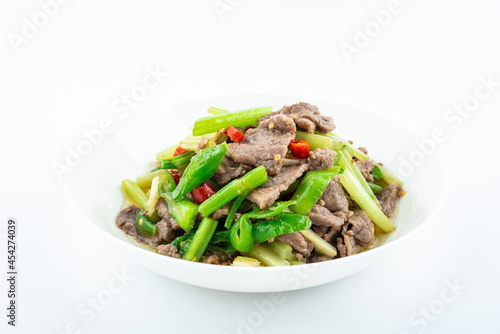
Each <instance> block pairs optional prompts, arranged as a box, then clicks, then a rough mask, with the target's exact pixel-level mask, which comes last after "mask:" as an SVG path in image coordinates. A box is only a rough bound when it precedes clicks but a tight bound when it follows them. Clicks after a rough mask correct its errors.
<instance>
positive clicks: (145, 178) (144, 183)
mask: <svg viewBox="0 0 500 334" xmlns="http://www.w3.org/2000/svg"><path fill="white" fill-rule="evenodd" d="M164 172H165V170H161V169H160V170H155V171H153V172H150V173H147V174H144V175H141V176H138V177H137V178H136V179H135V182H136V183H137V185H138V186H139V187H141V188H143V189H144V188H149V187H151V182H153V179H154V178H155V177H156V176H158V175H161V174H163V173H164Z"/></svg>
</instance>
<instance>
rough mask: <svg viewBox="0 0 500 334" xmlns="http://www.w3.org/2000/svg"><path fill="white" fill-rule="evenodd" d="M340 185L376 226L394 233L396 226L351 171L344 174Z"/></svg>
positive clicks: (341, 176) (345, 171)
mask: <svg viewBox="0 0 500 334" xmlns="http://www.w3.org/2000/svg"><path fill="white" fill-rule="evenodd" d="M340 183H342V185H343V186H344V188H345V189H346V190H347V192H348V193H349V195H351V198H352V199H353V200H354V201H355V202H356V203H358V205H359V206H360V207H361V208H362V209H363V210H365V212H366V214H367V215H368V217H370V219H371V220H372V221H373V222H374V223H375V225H377V226H378V227H380V228H381V229H382V230H383V231H384V232H386V233H390V232H392V231H394V225H392V223H391V221H390V220H389V218H387V217H386V216H385V215H384V213H383V212H382V210H380V208H379V207H378V206H377V205H376V204H375V202H373V200H372V199H371V198H370V196H368V194H367V193H366V191H365V190H364V189H363V187H361V185H360V184H359V182H358V180H357V179H356V177H355V176H354V175H353V174H352V173H351V171H350V170H348V169H346V170H344V173H343V174H341V175H340Z"/></svg>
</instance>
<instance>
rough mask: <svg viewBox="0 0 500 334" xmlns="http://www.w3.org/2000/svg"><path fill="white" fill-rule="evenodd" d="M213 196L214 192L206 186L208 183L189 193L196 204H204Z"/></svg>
mask: <svg viewBox="0 0 500 334" xmlns="http://www.w3.org/2000/svg"><path fill="white" fill-rule="evenodd" d="M214 194H215V190H214V188H212V186H210V185H209V184H208V182H205V183H203V184H202V185H201V186H199V187H198V188H196V189H195V190H193V191H191V195H193V199H194V201H195V202H196V203H198V204H201V203H203V202H205V201H206V200H207V199H209V198H210V197H212V196H213V195H214Z"/></svg>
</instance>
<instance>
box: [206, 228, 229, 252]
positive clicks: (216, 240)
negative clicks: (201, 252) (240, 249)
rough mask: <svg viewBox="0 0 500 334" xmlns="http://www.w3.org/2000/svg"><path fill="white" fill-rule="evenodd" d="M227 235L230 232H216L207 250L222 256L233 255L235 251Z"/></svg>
mask: <svg viewBox="0 0 500 334" xmlns="http://www.w3.org/2000/svg"><path fill="white" fill-rule="evenodd" d="M229 233H230V231H216V232H215V233H214V235H213V236H212V239H211V240H210V243H209V244H208V247H207V248H208V249H211V250H213V251H216V252H219V253H222V254H228V255H231V254H234V253H235V252H236V249H235V248H234V247H233V245H231V241H230V240H229Z"/></svg>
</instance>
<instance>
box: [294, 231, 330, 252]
mask: <svg viewBox="0 0 500 334" xmlns="http://www.w3.org/2000/svg"><path fill="white" fill-rule="evenodd" d="M300 234H302V235H303V236H304V238H306V239H307V240H309V241H310V242H312V243H313V244H314V249H315V250H316V252H318V254H320V255H324V256H328V257H331V258H332V259H333V258H334V257H335V256H337V249H336V248H335V247H333V246H332V245H330V244H329V243H328V242H326V240H324V239H323V238H321V237H320V236H319V235H317V234H316V233H314V232H313V230H311V229H309V230H304V231H300Z"/></svg>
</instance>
